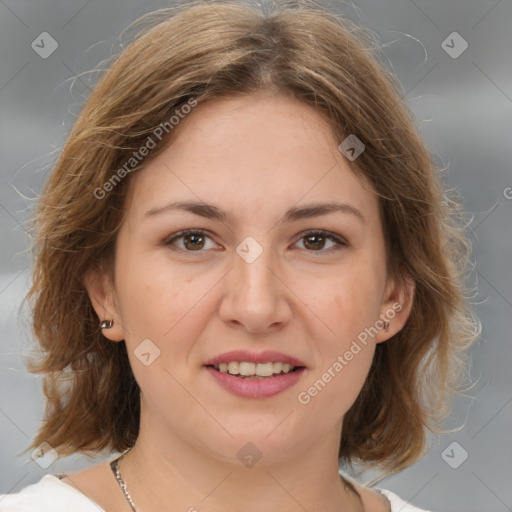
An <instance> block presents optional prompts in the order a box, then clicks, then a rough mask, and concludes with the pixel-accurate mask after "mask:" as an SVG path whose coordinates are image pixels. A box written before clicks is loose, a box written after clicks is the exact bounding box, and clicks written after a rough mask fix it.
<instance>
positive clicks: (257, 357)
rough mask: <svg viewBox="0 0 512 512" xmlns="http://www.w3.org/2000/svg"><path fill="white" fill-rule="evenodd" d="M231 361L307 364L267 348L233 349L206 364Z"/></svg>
mask: <svg viewBox="0 0 512 512" xmlns="http://www.w3.org/2000/svg"><path fill="white" fill-rule="evenodd" d="M231 361H239V362H242V361H245V362H247V363H270V362H272V363H288V364H291V365H292V366H306V365H305V364H304V363H303V362H302V361H300V360H299V359H296V358H295V357H291V356H287V355H286V354H282V353H281V352H275V351H273V350H265V351H264V352H249V351H247V350H233V351H231V352H225V353H224V354H220V355H219V356H216V357H214V358H212V359H209V360H208V361H206V363H204V365H205V366H211V365H215V366H218V365H219V364H220V363H229V362H231Z"/></svg>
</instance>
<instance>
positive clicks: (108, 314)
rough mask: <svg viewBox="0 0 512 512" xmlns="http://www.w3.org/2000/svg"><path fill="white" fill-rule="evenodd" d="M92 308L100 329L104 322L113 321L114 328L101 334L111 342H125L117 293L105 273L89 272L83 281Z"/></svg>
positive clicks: (104, 330)
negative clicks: (116, 298) (116, 297)
mask: <svg viewBox="0 0 512 512" xmlns="http://www.w3.org/2000/svg"><path fill="white" fill-rule="evenodd" d="M82 283H83V285H84V287H85V289H86V290H87V293H88V295H89V299H90V300H91V304H92V307H93V308H94V311H96V314H97V315H98V329H99V325H100V323H101V322H103V320H113V322H114V324H113V325H112V327H110V328H107V329H103V330H102V331H101V332H102V334H103V336H105V338H108V339H109V340H111V341H123V340H124V330H123V327H122V324H121V315H120V314H119V308H118V306H117V302H116V300H115V292H114V289H113V286H112V284H111V282H110V279H109V278H108V276H107V275H106V274H105V273H102V272H101V273H100V272H98V271H96V270H92V269H91V270H89V271H88V272H87V273H86V274H85V277H84V279H83V281H82Z"/></svg>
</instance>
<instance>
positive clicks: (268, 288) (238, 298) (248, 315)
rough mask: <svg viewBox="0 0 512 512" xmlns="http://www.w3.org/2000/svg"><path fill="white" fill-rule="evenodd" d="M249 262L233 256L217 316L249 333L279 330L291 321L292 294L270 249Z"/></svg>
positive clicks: (236, 254)
mask: <svg viewBox="0 0 512 512" xmlns="http://www.w3.org/2000/svg"><path fill="white" fill-rule="evenodd" d="M249 261H250V260H246V259H244V258H243V257H241V256H240V255H239V254H238V253H235V255H234V261H233V269H232V271H231V272H229V274H228V275H227V276H226V279H225V284H224V286H225V293H224V295H223V298H222V303H221V306H220V309H219V315H220V317H221V319H222V320H223V321H224V322H226V323H228V324H231V325H232V326H238V327H243V328H245V329H246V330H247V331H248V332H251V333H267V332H271V331H273V330H276V329H279V328H282V327H283V326H284V325H285V324H286V323H288V322H289V321H290V319H291V318H292V307H291V301H292V299H293V293H292V291H291V290H290V289H289V288H288V286H287V283H286V279H285V276H284V275H283V272H282V271H280V267H279V265H278V264H277V262H276V259H275V257H274V255H272V254H271V251H270V249H265V250H263V252H262V253H261V254H260V255H259V256H258V257H257V258H256V259H255V260H254V261H252V262H249Z"/></svg>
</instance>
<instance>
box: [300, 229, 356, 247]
mask: <svg viewBox="0 0 512 512" xmlns="http://www.w3.org/2000/svg"><path fill="white" fill-rule="evenodd" d="M300 240H304V241H305V242H304V243H303V245H304V247H305V248H306V249H308V250H309V252H330V251H331V250H337V249H340V248H341V246H346V245H348V244H347V243H346V242H345V241H344V240H342V239H341V238H340V237H338V236H336V235H334V234H332V233H328V232H326V231H322V230H313V231H308V232H306V233H302V235H301V238H300ZM327 240H329V241H331V243H333V245H331V247H328V248H327V250H323V249H324V248H325V244H326V241H327Z"/></svg>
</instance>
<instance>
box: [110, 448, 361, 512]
mask: <svg viewBox="0 0 512 512" xmlns="http://www.w3.org/2000/svg"><path fill="white" fill-rule="evenodd" d="M125 454H126V452H124V453H123V454H122V455H121V456H120V457H118V458H117V459H115V460H113V461H112V462H111V463H110V468H111V469H112V473H114V476H115V477H116V481H117V483H118V484H119V487H120V488H121V490H122V491H123V494H124V497H125V498H126V501H127V502H128V504H129V505H130V508H131V510H132V512H137V509H136V507H135V503H133V500H132V497H131V496H130V493H129V492H128V488H127V487H126V484H125V482H124V480H123V478H122V477H121V472H120V471H119V463H120V462H121V459H122V458H123V457H124V456H125ZM340 476H341V475H340ZM342 480H343V481H344V482H346V481H345V479H344V478H343V477H342ZM349 487H350V488H351V491H352V492H354V493H355V494H356V495H357V496H358V497H359V500H360V501H361V505H362V500H361V496H360V495H359V493H358V492H357V491H356V490H355V489H353V488H352V485H349Z"/></svg>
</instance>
